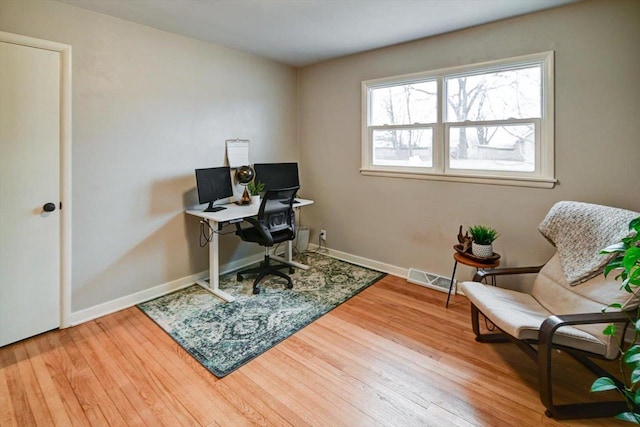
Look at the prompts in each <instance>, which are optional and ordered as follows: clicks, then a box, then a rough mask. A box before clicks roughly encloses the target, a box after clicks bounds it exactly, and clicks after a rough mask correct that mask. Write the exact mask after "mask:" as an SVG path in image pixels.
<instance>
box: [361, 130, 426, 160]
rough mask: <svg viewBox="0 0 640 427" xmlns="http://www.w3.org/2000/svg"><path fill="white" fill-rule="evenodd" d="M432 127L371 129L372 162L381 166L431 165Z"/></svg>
mask: <svg viewBox="0 0 640 427" xmlns="http://www.w3.org/2000/svg"><path fill="white" fill-rule="evenodd" d="M432 147H433V129H431V128H419V129H390V130H386V129H381V130H374V131H373V164H374V165H381V166H417V167H432V166H433V152H432Z"/></svg>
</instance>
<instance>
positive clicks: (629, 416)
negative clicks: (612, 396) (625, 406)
mask: <svg viewBox="0 0 640 427" xmlns="http://www.w3.org/2000/svg"><path fill="white" fill-rule="evenodd" d="M615 418H617V419H619V420H622V421H627V422H630V423H633V424H640V423H639V422H638V418H640V414H634V413H633V412H622V413H620V414H618V415H616V416H615Z"/></svg>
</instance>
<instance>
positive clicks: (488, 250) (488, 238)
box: [469, 225, 500, 258]
mask: <svg viewBox="0 0 640 427" xmlns="http://www.w3.org/2000/svg"><path fill="white" fill-rule="evenodd" d="M469 234H471V237H472V239H473V241H472V242H471V253H472V254H473V255H475V256H477V257H481V258H489V257H491V255H493V241H494V240H496V239H497V238H498V236H500V233H498V232H497V231H496V230H495V229H493V228H491V227H488V226H486V225H474V226H471V227H469Z"/></svg>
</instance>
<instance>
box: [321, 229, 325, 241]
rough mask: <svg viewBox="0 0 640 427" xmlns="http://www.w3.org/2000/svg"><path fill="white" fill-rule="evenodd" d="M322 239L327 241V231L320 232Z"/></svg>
mask: <svg viewBox="0 0 640 427" xmlns="http://www.w3.org/2000/svg"><path fill="white" fill-rule="evenodd" d="M320 238H321V239H322V240H327V230H320Z"/></svg>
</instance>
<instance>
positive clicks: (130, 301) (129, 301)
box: [67, 254, 263, 326]
mask: <svg viewBox="0 0 640 427" xmlns="http://www.w3.org/2000/svg"><path fill="white" fill-rule="evenodd" d="M262 257H263V254H259V255H252V256H250V257H246V258H242V259H240V260H237V261H232V262H230V263H228V264H225V265H223V266H222V267H221V268H220V273H221V274H226V273H229V272H231V271H234V270H237V269H240V268H242V267H246V266H248V265H251V264H255V263H256V262H258V261H260V260H261V259H262ZM207 277H209V271H208V270H205V271H202V272H200V273H196V274H192V275H190V276H186V277H182V278H180V279H176V280H173V281H171V282H168V283H163V284H161V285H158V286H154V287H153V288H150V289H145V290H144V291H140V292H136V293H133V294H131V295H126V296H123V297H120V298H116V299H114V300H111V301H107V302H105V303H102V304H98V305H94V306H93V307H89V308H85V309H83V310H79V311H76V312H73V313H71V315H70V317H69V324H68V325H67V326H75V325H79V324H80V323H84V322H88V321H90V320H93V319H97V318H98V317H102V316H106V315H107V314H111V313H115V312H116V311H120V310H124V309H125V308H129V307H132V306H134V305H136V304H140V303H141V302H145V301H149V300H152V299H154V298H158V297H161V296H163V295H166V294H169V293H171V292H175V291H177V290H178V289H182V288H186V287H187V286H191V285H193V284H195V282H196V281H197V280H203V279H206V278H207Z"/></svg>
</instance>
